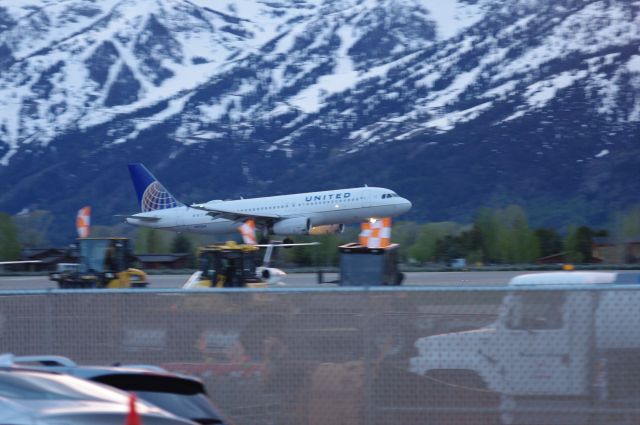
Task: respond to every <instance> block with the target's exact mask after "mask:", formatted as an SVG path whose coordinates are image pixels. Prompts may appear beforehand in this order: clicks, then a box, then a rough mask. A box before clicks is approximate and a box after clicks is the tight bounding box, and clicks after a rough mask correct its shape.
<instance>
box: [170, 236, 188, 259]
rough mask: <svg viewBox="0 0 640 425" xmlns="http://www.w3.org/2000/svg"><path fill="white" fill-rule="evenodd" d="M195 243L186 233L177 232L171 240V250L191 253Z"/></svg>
mask: <svg viewBox="0 0 640 425" xmlns="http://www.w3.org/2000/svg"><path fill="white" fill-rule="evenodd" d="M191 251H193V245H192V244H191V240H190V239H189V238H188V237H187V236H186V235H185V234H184V233H177V234H176V235H175V236H174V238H173V240H172V241H171V252H173V253H180V254H182V253H191Z"/></svg>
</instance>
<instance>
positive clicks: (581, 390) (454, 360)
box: [409, 272, 640, 425]
mask: <svg viewBox="0 0 640 425" xmlns="http://www.w3.org/2000/svg"><path fill="white" fill-rule="evenodd" d="M639 283H640V274H635V273H614V272H551V273H536V274H526V275H521V276H517V277H515V278H513V279H512V280H511V282H510V284H509V287H508V288H506V290H505V296H504V298H503V301H502V304H501V308H500V313H499V315H498V319H497V320H496V321H495V322H494V323H493V324H491V325H490V326H487V327H484V328H481V329H477V330H473V331H466V332H456V333H447V334H442V335H433V336H428V337H424V338H420V339H418V340H417V341H416V343H415V345H416V348H417V349H418V355H417V356H416V357H413V358H411V359H410V367H409V370H410V371H411V372H413V373H416V374H419V375H421V376H424V377H427V378H429V377H431V378H433V379H432V380H433V381H434V382H437V383H440V384H441V385H446V386H449V387H453V388H454V389H455V388H456V387H458V388H465V389H466V390H469V391H478V392H487V393H493V394H495V395H496V396H497V397H496V400H499V402H498V405H497V406H495V408H497V409H498V414H497V415H495V416H493V418H494V419H493V420H495V421H496V422H498V423H502V424H536V425H539V424H554V425H555V424H576V425H577V424H607V425H617V424H631V423H634V424H638V423H640V413H639V412H640V289H639V287H640V286H639V285H638V284H639ZM449 378H450V380H449V381H448V379H449ZM448 391H449V392H448V393H449V394H455V391H454V392H453V393H452V392H451V391H450V389H449V390H448ZM462 393H464V391H462ZM454 398H455V397H454ZM464 398H465V397H464V396H462V397H460V398H459V399H457V400H455V403H458V406H459V407H460V408H461V409H462V410H464V407H465V401H464ZM449 406H451V404H449ZM436 407H437V406H436ZM479 417H480V416H479ZM439 418H440V419H439V420H437V421H436V422H435V423H438V422H442V423H447V421H446V415H444V416H443V415H440V416H439ZM442 418H445V419H442ZM478 423H480V422H478Z"/></svg>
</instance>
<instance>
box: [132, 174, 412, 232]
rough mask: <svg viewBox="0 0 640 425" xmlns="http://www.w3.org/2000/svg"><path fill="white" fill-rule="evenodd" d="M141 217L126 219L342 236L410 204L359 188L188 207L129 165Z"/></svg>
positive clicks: (192, 228) (179, 226)
mask: <svg viewBox="0 0 640 425" xmlns="http://www.w3.org/2000/svg"><path fill="white" fill-rule="evenodd" d="M129 173H130V174H131V180H132V181H133V185H134V187H135V189H136V192H137V195H138V201H139V203H140V209H141V212H140V213H137V214H133V215H127V216H125V217H126V222H127V223H129V224H133V225H136V226H145V227H151V228H155V229H163V230H172V231H174V232H190V233H203V234H229V233H233V232H236V231H237V228H238V226H240V225H241V224H242V223H244V222H245V221H246V220H248V219H253V220H254V221H255V222H256V225H257V226H258V227H259V228H261V229H262V230H263V233H265V234H275V235H307V234H312V235H313V234H324V233H337V232H341V231H342V229H343V227H344V224H347V223H358V222H362V221H365V220H370V219H372V218H381V217H395V216H398V215H400V214H402V213H405V212H407V211H409V209H410V208H411V202H409V201H408V200H407V199H405V198H402V197H400V196H398V195H397V194H396V193H395V192H393V191H392V190H389V189H385V188H381V187H367V186H365V187H358V188H350V189H337V190H327V191H322V192H308V193H297V194H292V195H280V196H270V197H264V198H251V199H238V200H231V201H222V200H214V201H209V202H205V203H201V204H192V205H189V206H187V205H184V204H182V203H180V202H179V201H178V200H177V199H176V198H175V197H173V195H171V194H170V193H169V191H168V190H167V189H165V187H164V186H163V185H162V184H161V183H160V182H159V181H158V180H157V179H156V178H155V177H154V176H153V175H152V174H151V173H150V172H149V170H147V169H146V167H145V166H144V165H142V164H140V163H136V164H129Z"/></svg>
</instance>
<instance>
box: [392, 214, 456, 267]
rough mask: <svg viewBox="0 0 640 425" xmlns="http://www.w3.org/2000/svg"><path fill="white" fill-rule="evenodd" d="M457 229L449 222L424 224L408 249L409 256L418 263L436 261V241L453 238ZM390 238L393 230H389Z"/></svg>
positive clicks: (454, 224)
mask: <svg viewBox="0 0 640 425" xmlns="http://www.w3.org/2000/svg"><path fill="white" fill-rule="evenodd" d="M458 228H459V226H458V224H456V223H453V222H451V221H445V222H441V223H427V224H424V225H423V226H421V228H420V233H419V234H418V237H417V238H416V241H415V243H414V244H413V245H412V246H411V247H410V248H409V256H410V257H411V258H414V259H415V260H417V261H420V262H426V261H434V260H436V259H437V255H438V253H437V252H436V251H437V250H436V247H437V243H438V240H440V239H443V238H444V237H446V236H453V235H454V234H455V233H456V231H457V230H458ZM391 238H392V239H393V229H392V230H391ZM441 249H442V248H441Z"/></svg>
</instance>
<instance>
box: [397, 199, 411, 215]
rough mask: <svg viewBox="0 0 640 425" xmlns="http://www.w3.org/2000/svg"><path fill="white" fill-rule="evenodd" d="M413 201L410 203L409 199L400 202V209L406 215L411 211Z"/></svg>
mask: <svg viewBox="0 0 640 425" xmlns="http://www.w3.org/2000/svg"><path fill="white" fill-rule="evenodd" d="M411 206H412V205H411V201H409V200H408V199H404V198H402V202H400V204H398V209H399V210H400V211H401V212H403V213H405V212H407V211H409V210H410V209H411Z"/></svg>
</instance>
